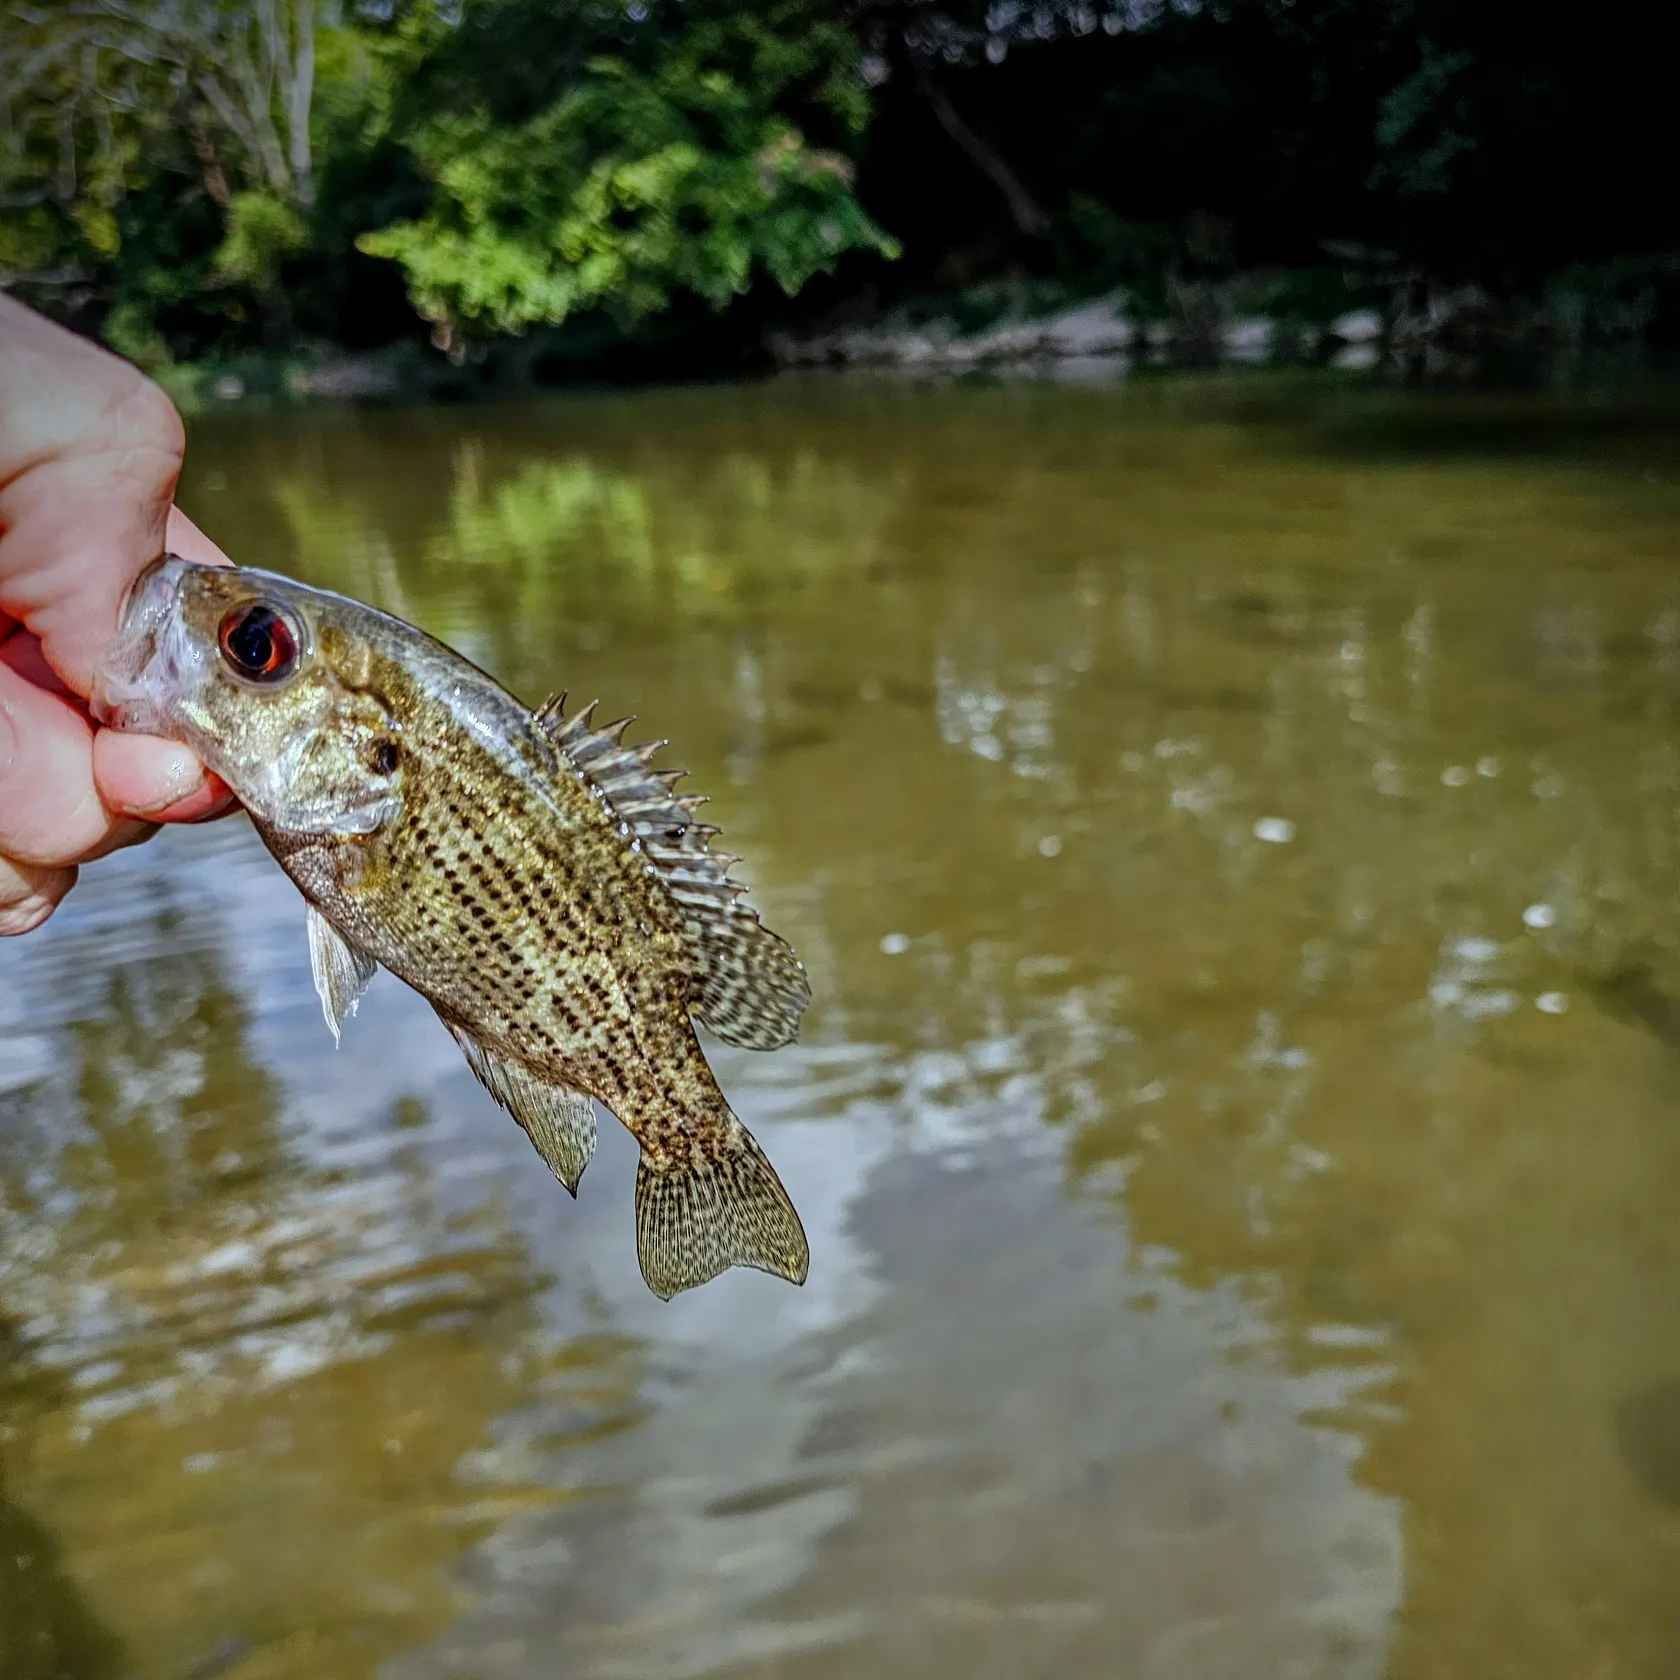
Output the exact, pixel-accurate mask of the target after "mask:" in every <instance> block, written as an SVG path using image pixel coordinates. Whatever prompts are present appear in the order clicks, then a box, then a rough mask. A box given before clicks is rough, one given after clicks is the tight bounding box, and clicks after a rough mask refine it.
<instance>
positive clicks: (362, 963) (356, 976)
mask: <svg viewBox="0 0 1680 1680" xmlns="http://www.w3.org/2000/svg"><path fill="white" fill-rule="evenodd" d="M309 966H310V968H311V969H313V970H314V973H315V993H316V996H317V997H319V998H320V1000H321V1013H322V1014H323V1015H324V1016H326V1018H327V1025H328V1026H329V1027H331V1028H332V1035H333V1043H334V1044H336V1043H338V1035H339V1034H340V1033H341V1032H343V1030H344V1023H345V1022H346V1021H348V1020H349V1019H350V1017H351V1016H352V1015H354V1014H355V1013H356V1005H357V1004H358V1003H360V1002H361V1001H362V993H363V992H365V991H366V990H367V985H368V981H370V980H371V979H372V978H373V977H374V974H375V973H376V972H377V970H378V968H379V964H378V963H377V962H375V961H374V959H373V958H372V957H370V956H369V955H368V954H367V952H366V951H364V950H363V949H362V948H361V946H359V945H356V944H353V943H352V942H351V941H350V940H348V939H346V938H345V937H344V935H343V934H342V933H340V932H339V931H338V929H337V928H335V927H334V926H333V925H332V923H331V922H329V921H328V920H327V918H326V917H325V916H323V915H322V914H321V912H320V911H319V910H317V909H316V908H315V906H314V905H313V904H311V905H310V906H309Z"/></svg>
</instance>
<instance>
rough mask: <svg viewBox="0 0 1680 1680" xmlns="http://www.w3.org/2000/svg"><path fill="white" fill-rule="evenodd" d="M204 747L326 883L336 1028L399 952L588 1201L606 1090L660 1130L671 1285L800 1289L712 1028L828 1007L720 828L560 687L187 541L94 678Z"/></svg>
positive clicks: (647, 1174) (647, 751) (282, 848)
mask: <svg viewBox="0 0 1680 1680" xmlns="http://www.w3.org/2000/svg"><path fill="white" fill-rule="evenodd" d="M92 706H93V711H94V715H95V717H96V718H97V719H98V720H99V721H100V722H101V723H104V724H106V725H108V726H110V727H114V728H118V729H131V730H138V731H143V732H145V733H148V734H156V735H165V736H169V737H171V738H173V739H175V740H179V741H183V742H185V743H186V744H187V745H188V746H190V747H192V748H193V749H194V751H196V752H197V753H198V755H199V756H200V757H201V758H202V759H203V761H204V762H205V764H206V765H208V766H209V768H210V769H212V770H213V771H215V773H216V774H217V775H218V776H220V777H221V778H222V779H223V780H224V781H225V782H226V783H227V784H228V786H229V787H230V788H231V789H232V790H233V792H234V794H235V795H236V796H237V797H238V799H239V800H240V802H241V804H243V805H244V807H245V809H246V810H247V811H248V812H249V813H250V816H251V820H252V822H253V823H254V824H255V826H256V830H257V833H258V834H259V835H261V837H262V839H263V841H264V843H265V844H266V845H267V847H268V849H269V851H270V852H271V853H273V855H274V857H275V858H276V860H277V861H278V862H279V864H280V866H281V868H282V869H284V870H285V872H286V873H287V874H288V875H289V876H290V877H291V879H292V880H293V882H295V883H296V885H297V887H298V888H299V890H300V891H301V892H302V894H303V896H304V899H305V900H306V901H307V904H308V932H309V954H310V959H311V962H312V964H313V967H314V973H315V987H316V990H317V991H318V992H319V994H320V998H321V1007H322V1010H323V1012H324V1013H325V1015H326V1018H327V1024H328V1026H330V1027H331V1028H332V1031H333V1036H334V1038H335V1039H336V1038H337V1036H338V1034H339V1031H340V1029H341V1028H342V1026H343V1024H344V1021H345V1019H346V1018H347V1017H348V1016H349V1015H351V1014H353V1013H354V1011H355V1008H356V1004H357V1001H358V999H359V998H360V997H361V995H362V992H363V990H364V989H365V987H366V986H367V983H368V981H369V980H370V979H371V978H372V976H373V974H374V972H375V970H376V969H377V968H378V967H380V966H381V965H383V966H384V967H385V968H388V969H389V970H390V971H391V972H392V973H393V974H395V975H397V976H398V977H399V978H400V979H402V980H404V981H406V982H407V983H408V984H409V985H410V986H412V987H413V988H414V989H415V990H416V991H418V992H419V993H421V995H422V996H424V997H425V998H426V999H427V1001H428V1002H430V1003H431V1005H432V1007H433V1008H434V1009H435V1010H436V1011H437V1013H438V1015H439V1016H440V1017H441V1018H442V1020H443V1024H444V1025H445V1026H446V1027H447V1028H448V1029H449V1031H450V1032H451V1033H452V1034H453V1035H454V1037H455V1040H456V1042H457V1043H458V1044H459V1045H460V1046H461V1049H462V1050H463V1051H464V1052H465V1053H466V1058H467V1061H468V1063H469V1065H470V1066H471V1067H472V1070H473V1072H474V1073H475V1074H476V1075H477V1076H478V1078H479V1080H480V1081H481V1082H482V1083H483V1084H484V1086H485V1087H486V1088H487V1089H488V1090H489V1092H490V1094H491V1096H493V1097H494V1098H495V1099H496V1101H497V1102H498V1103H499V1104H501V1106H502V1107H503V1108H505V1109H507V1110H508V1111H509V1112H510V1113H511V1114H512V1115H513V1117H514V1119H515V1120H517V1121H518V1122H519V1124H520V1125H521V1126H523V1127H524V1129H525V1131H526V1133H527V1135H528V1136H529V1137H530V1139H531V1142H532V1143H533V1144H534V1145H535V1146H536V1148H537V1151H538V1153H539V1154H540V1155H541V1156H542V1157H543V1159H544V1160H545V1161H546V1162H547V1163H548V1165H549V1166H550V1167H551V1168H552V1169H553V1172H554V1175H555V1177H556V1178H558V1179H559V1180H560V1182H561V1183H562V1184H564V1185H565V1186H566V1188H567V1189H568V1190H570V1191H571V1192H572V1194H573V1195H574V1196H575V1195H576V1194H577V1187H578V1180H579V1178H580V1177H581V1176H582V1174H583V1170H584V1168H585V1167H586V1166H587V1165H588V1164H589V1159H590V1156H591V1154H592V1153H593V1151H594V1148H595V1113H594V1108H593V1106H592V1104H591V1101H590V1099H591V1098H595V1099H597V1100H598V1101H599V1102H600V1103H601V1104H602V1105H603V1106H604V1107H605V1108H607V1109H609V1110H610V1111H611V1112H612V1113H613V1114H614V1115H615V1116H616V1117H617V1118H618V1120H619V1121H620V1122H621V1123H622V1124H623V1125H624V1126H625V1127H626V1128H628V1130H629V1131H630V1132H631V1134H632V1135H633V1136H634V1137H635V1139H636V1142H637V1143H638V1144H639V1145H640V1148H641V1159H640V1162H639V1164H638V1167H637V1171H636V1246H637V1252H638V1255H639V1257H640V1260H641V1267H642V1275H643V1277H644V1278H646V1280H647V1284H648V1287H649V1288H650V1289H652V1290H653V1292H654V1293H655V1294H656V1295H658V1296H660V1297H662V1298H663V1299H666V1300H669V1299H670V1297H671V1296H673V1295H674V1294H676V1293H677V1292H678V1291H679V1290H682V1289H690V1288H693V1287H694V1286H695V1285H696V1284H701V1283H704V1282H706V1281H707V1280H708V1279H709V1278H713V1277H716V1276H717V1274H718V1273H719V1272H721V1271H723V1270H724V1269H725V1268H726V1267H729V1266H755V1267H758V1268H759V1269H760V1270H762V1271H766V1272H771V1273H774V1274H775V1275H776V1276H777V1277H783V1278H787V1279H788V1280H789V1281H790V1282H793V1283H803V1282H804V1280H805V1274H806V1271H807V1269H808V1267H809V1263H810V1253H809V1249H808V1247H807V1244H806V1240H805V1233H804V1231H803V1229H802V1228H801V1226H800V1222H799V1216H798V1214H797V1213H795V1211H794V1208H793V1204H792V1202H791V1201H789V1199H788V1196H787V1193H786V1191H784V1190H783V1188H782V1185H781V1181H780V1180H779V1179H778V1178H777V1177H776V1173H775V1170H774V1169H773V1168H772V1167H771V1165H770V1163H769V1161H768V1160H767V1159H766V1158H765V1155H764V1152H763V1150H761V1149H760V1148H759V1146H758V1144H757V1142H756V1141H755V1140H754V1139H753V1137H752V1135H751V1134H750V1133H749V1132H748V1131H747V1129H746V1127H745V1126H743V1125H742V1124H741V1122H740V1121H739V1120H738V1119H737V1118H736V1117H735V1115H734V1114H733V1113H732V1112H731V1110H730V1107H729V1104H728V1103H727V1102H726V1101H725V1100H724V1097H723V1093H722V1092H721V1091H720V1090H719V1089H718V1085H717V1081H716V1080H715V1078H714V1077H713V1075H712V1071H711V1068H710V1067H709V1066H708V1065H707V1062H706V1057H705V1053H704V1051H703V1050H702V1049H701V1046H700V1042H699V1039H698V1038H697V1036H696V1034H695V1030H694V1021H695V1020H699V1021H703V1022H704V1023H705V1024H706V1026H707V1027H708V1028H710V1029H711V1031H712V1032H714V1033H716V1034H717V1036H718V1037H719V1038H721V1039H722V1040H723V1041H724V1042H725V1043H726V1044H734V1045H741V1046H744V1047H746V1048H749V1049H754V1050H773V1049H776V1048H777V1047H778V1046H780V1045H783V1044H787V1043H789V1042H790V1041H791V1040H792V1039H793V1038H794V1037H795V1036H796V1034H797V1032H798V1029H799V1020H800V1016H801V1015H802V1014H803V1013H804V1010H805V1007H806V1005H807V1004H808V1003H809V1002H810V997H811V992H810V986H809V983H808V982H807V980H806V976H805V970H804V968H803V967H802V966H801V964H800V962H799V959H798V958H797V957H796V956H795V955H794V954H793V951H792V950H791V949H790V948H789V947H788V946H787V945H786V944H785V943H784V942H783V941H782V940H781V939H779V938H778V937H777V936H776V935H775V934H774V933H772V932H770V930H769V929H768V928H765V927H764V926H763V925H761V923H760V922H759V919H758V916H757V914H756V913H755V912H754V911H753V910H751V909H750V908H749V907H748V906H747V905H746V904H745V903H744V902H743V901H742V897H741V895H742V892H743V891H744V889H743V888H742V887H740V886H739V885H737V884H736V883H734V882H732V881H731V880H730V879H729V877H728V873H727V871H728V866H729V865H730V864H731V863H734V862H736V861H738V860H737V859H735V858H734V857H732V856H730V855H729V854H727V853H719V852H713V851H711V850H710V849H709V847H708V841H709V840H710V839H711V837H712V835H713V834H715V833H716V832H717V831H716V830H715V829H714V828H712V827H711V826H710V825H708V824H705V823H702V822H698V821H697V820H696V819H695V815H694V813H695V810H696V809H697V807H698V806H700V805H701V804H703V803H704V800H703V799H700V798H698V797H693V796H690V797H682V798H679V797H678V796H677V795H676V794H675V793H674V792H673V787H674V784H675V783H676V782H677V781H678V779H679V778H680V777H681V775H682V774H683V772H681V771H673V770H655V769H653V768H652V767H651V763H650V761H651V759H652V758H653V756H654V754H655V753H656V752H657V751H658V750H659V748H660V747H662V746H664V745H665V743H664V742H662V741H660V742H654V743H652V744H650V745H647V746H637V747H630V746H626V745H624V741H623V736H624V730H625V727H626V725H627V724H628V723H629V722H630V721H631V720H630V719H628V718H626V719H623V720H621V721H620V722H618V723H613V724H608V725H605V726H604V727H595V726H594V724H593V722H592V712H593V704H591V705H590V706H589V707H585V708H584V709H583V710H582V711H580V712H579V713H577V714H576V715H575V716H573V717H569V718H568V717H567V716H565V714H564V696H561V697H560V698H558V699H555V700H551V701H549V702H548V704H546V705H545V706H543V707H542V708H541V709H540V710H538V711H537V712H535V713H532V712H529V711H527V710H526V709H525V708H524V707H523V706H522V705H521V704H520V703H519V702H518V701H517V700H516V699H515V698H514V697H513V696H512V695H511V694H509V693H508V692H507V690H506V689H504V688H502V687H501V686H500V685H499V684H498V683H496V682H495V681H494V680H493V679H492V678H490V677H489V676H487V675H486V674H485V673H484V672H482V671H480V670H479V669H478V668H477V667H476V666H475V665H473V664H471V663H470V662H469V661H467V660H466V659H464V658H462V657H461V655H460V654H458V653H456V652H455V651H454V650H453V649H452V648H449V647H446V646H445V645H444V644H443V643H441V642H438V641H435V640H434V639H433V638H432V637H430V636H428V635H426V634H424V633H423V632H422V631H420V630H417V629H415V628H414V627H413V626H412V625H410V624H406V623H404V622H403V621H401V620H400V619H396V618H392V617H390V616H388V615H387V614H385V613H382V612H378V611H376V610H375V609H373V608H372V607H368V606H364V605H363V604H362V603H360V602H357V601H351V600H347V599H345V598H344V597H342V596H338V595H332V594H329V593H327V592H326V591H324V590H319V589H313V588H309V587H306V586H305V585H303V584H300V583H296V582H294V581H293V580H291V579H289V578H283V577H278V576H275V575H272V574H270V573H267V572H260V571H252V570H246V569H243V568H232V567H228V568H224V567H214V566H200V565H195V564H193V563H191V562H189V561H186V560H182V559H179V558H176V557H174V556H165V557H164V558H163V559H161V560H159V561H157V562H156V563H154V565H153V566H152V567H150V568H149V569H148V570H147V571H146V572H145V573H143V574H142V575H141V577H140V578H139V579H138V580H137V581H136V582H135V585H134V587H133V588H132V590H131V591H130V592H129V596H128V599H127V602H126V604H125V606H124V609H123V614H122V619H121V623H120V626H119V630H118V634H117V638H116V641H115V643H114V644H113V647H112V649H111V652H110V655H109V657H108V659H107V661H106V668H105V671H104V673H103V675H102V676H101V678H100V680H99V682H98V684H97V685H96V691H95V694H94V696H93V701H92Z"/></svg>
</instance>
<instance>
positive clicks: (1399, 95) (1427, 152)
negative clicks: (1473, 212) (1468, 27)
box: [1372, 40, 1476, 195]
mask: <svg viewBox="0 0 1680 1680" xmlns="http://www.w3.org/2000/svg"><path fill="white" fill-rule="evenodd" d="M1474 63H1475V55H1474V54H1473V53H1468V52H1442V51H1440V50H1439V49H1438V48H1437V47H1436V46H1435V44H1434V43H1433V42H1432V41H1429V40H1425V41H1424V42H1423V43H1422V63H1421V64H1419V66H1418V68H1417V69H1416V70H1415V71H1414V72H1413V73H1412V74H1411V75H1410V76H1408V77H1407V78H1406V79H1405V81H1403V82H1402V83H1401V84H1400V85H1399V86H1398V87H1397V88H1395V89H1394V90H1393V92H1391V93H1389V94H1388V95H1386V96H1385V97H1384V99H1383V101H1382V103H1381V105H1379V106H1378V108H1377V123H1376V140H1377V149H1378V162H1377V165H1376V167H1375V168H1374V169H1373V171H1372V184H1373V185H1374V186H1382V185H1384V184H1392V185H1394V186H1395V187H1397V188H1398V189H1399V190H1400V191H1401V192H1402V193H1408V194H1413V195H1422V194H1426V193H1436V194H1439V193H1445V192H1446V191H1447V190H1448V188H1449V185H1450V181H1449V171H1450V170H1451V167H1452V164H1453V160H1454V159H1455V158H1457V157H1458V156H1459V154H1460V153H1462V152H1468V151H1471V150H1473V149H1474V147H1475V144H1476V143H1475V141H1474V140H1473V139H1472V138H1471V136H1470V133H1469V132H1468V131H1469V130H1470V129H1471V127H1472V125H1473V122H1474V119H1473V117H1472V115H1471V113H1470V110H1469V108H1468V101H1467V99H1466V97H1465V95H1464V93H1463V91H1462V89H1461V86H1460V83H1461V80H1462V76H1463V72H1464V71H1466V70H1468V69H1469V68H1470V66H1471V65H1472V64H1474Z"/></svg>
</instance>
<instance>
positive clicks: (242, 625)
mask: <svg viewBox="0 0 1680 1680" xmlns="http://www.w3.org/2000/svg"><path fill="white" fill-rule="evenodd" d="M216 640H217V643H218V645H219V646H220V647H221V650H222V658H223V659H225V660H226V661H227V662H228V664H229V665H231V666H232V667H233V669H234V670H235V671H237V672H238V673H239V675H240V676H242V677H244V678H246V680H247V681H250V682H257V683H277V682H284V681H285V680H286V678H287V677H289V676H290V675H291V674H292V672H293V671H295V670H296V669H297V662H298V635H297V631H296V630H294V629H293V628H292V625H291V622H290V620H288V619H287V617H286V616H285V614H284V613H282V612H280V611H279V610H278V609H277V608H274V607H271V606H268V605H266V604H265V603H264V602H262V601H256V602H251V603H248V604H247V605H245V606H243V607H235V608H234V609H233V611H232V612H230V613H229V614H228V615H227V617H226V618H224V619H223V620H222V627H221V630H220V631H219V632H218V633H217V637H216Z"/></svg>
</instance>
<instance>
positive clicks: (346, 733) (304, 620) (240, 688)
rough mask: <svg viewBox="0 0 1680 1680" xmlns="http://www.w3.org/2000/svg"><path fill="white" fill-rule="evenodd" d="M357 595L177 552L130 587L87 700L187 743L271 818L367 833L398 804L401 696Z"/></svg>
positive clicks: (102, 711)
mask: <svg viewBox="0 0 1680 1680" xmlns="http://www.w3.org/2000/svg"><path fill="white" fill-rule="evenodd" d="M359 611H365V609H359V608H357V607H356V605H355V604H354V603H352V602H347V601H341V600H340V599H339V598H338V597H336V596H333V595H329V594H327V593H325V592H324V591H321V590H315V589H310V588H308V587H307V586H306V585H303V584H299V583H295V582H293V581H292V580H291V579H289V578H281V577H275V576H273V575H272V574H270V573H267V572H258V571H251V570H247V569H244V568H240V567H233V566H200V565H196V564H194V563H193V562H192V561H189V560H182V559H180V558H179V557H177V556H174V555H166V556H165V557H164V558H163V559H161V560H159V561H156V562H155V563H154V564H153V565H152V566H150V567H149V568H148V569H147V570H146V571H145V572H143V573H142V574H141V575H140V577H139V578H137V579H136V580H135V583H134V585H133V587H132V588H131V589H130V591H129V594H128V598H127V600H126V602H125V603H124V606H123V611H122V615H121V619H120V621H119V625H118V630H117V636H116V639H115V641H114V642H113V644H112V646H111V648H110V650H109V652H108V654H107V656H106V660H105V663H104V668H103V669H102V671H101V673H100V676H99V678H98V680H97V682H96V684H95V687H94V692H93V695H92V698H91V706H92V710H93V714H94V716H95V718H96V719H97V720H98V721H99V722H100V723H102V724H104V725H106V726H107V727H109V728H114V729H123V730H132V731H137V732H140V733H143V734H151V735H163V736H167V737H168V738H170V739H172V740H177V741H182V742H184V743H185V744H186V745H188V746H190V747H191V748H192V749H193V750H194V752H196V753H197V754H198V756H199V757H200V758H201V759H202V760H203V761H204V763H205V765H206V766H208V768H209V769H211V770H213V771H214V772H215V773H216V774H217V775H218V776H220V777H221V779H222V780H223V781H224V782H226V783H227V785H228V786H229V787H230V788H231V789H232V790H233V792H234V794H235V796H236V797H237V798H238V799H239V801H240V803H241V804H242V805H244V806H245V807H246V809H247V810H249V811H250V812H251V814H252V815H253V816H254V817H256V818H258V819H259V820H260V821H261V822H263V823H266V824H267V825H268V826H269V827H270V828H273V829H276V830H278V831H280V832H282V833H287V834H298V835H327V834H340V835H353V834H371V833H374V832H375V831H377V830H378V829H380V828H382V827H383V826H384V825H385V824H386V823H387V822H388V821H389V820H390V819H391V818H392V817H393V816H394V815H395V814H396V812H397V811H398V809H400V806H401V801H402V783H403V759H404V754H403V749H402V739H401V737H402V726H401V717H400V706H401V701H400V696H399V695H397V694H395V693H393V692H391V689H392V686H393V685H392V682H391V677H392V675H393V673H392V671H391V669H390V667H389V665H388V662H385V661H382V660H380V659H379V658H378V656H377V654H376V651H375V650H374V648H373V647H372V646H371V644H370V642H369V640H368V638H367V637H366V636H364V635H359V634H358V633H357V625H356V617H355V615H356V614H357V612H359Z"/></svg>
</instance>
